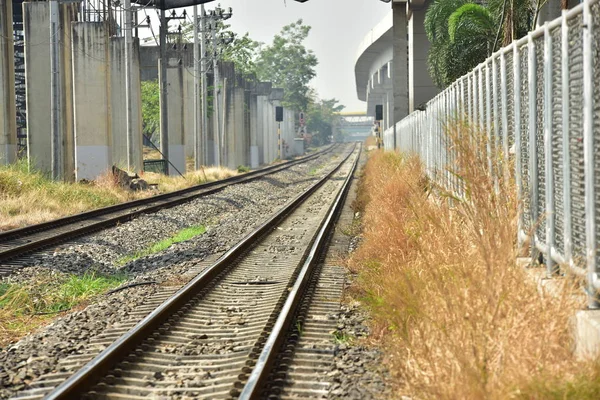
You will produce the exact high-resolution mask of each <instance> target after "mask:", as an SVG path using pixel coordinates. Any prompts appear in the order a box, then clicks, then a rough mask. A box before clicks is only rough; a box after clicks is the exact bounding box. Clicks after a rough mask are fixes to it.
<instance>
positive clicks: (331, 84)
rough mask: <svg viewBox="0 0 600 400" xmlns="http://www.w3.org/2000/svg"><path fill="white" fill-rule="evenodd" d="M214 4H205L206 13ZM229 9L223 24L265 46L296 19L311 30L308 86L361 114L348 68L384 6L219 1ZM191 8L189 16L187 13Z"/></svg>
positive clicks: (318, 0) (355, 1)
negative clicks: (313, 62) (312, 71)
mask: <svg viewBox="0 0 600 400" xmlns="http://www.w3.org/2000/svg"><path fill="white" fill-rule="evenodd" d="M216 4H218V2H217V1H214V2H211V3H207V4H206V5H205V7H206V9H207V10H208V9H212V8H214V7H215V5H216ZM220 4H221V7H224V8H225V7H232V8H233V17H232V18H231V19H229V20H228V21H227V22H228V23H229V24H231V29H232V30H233V31H235V32H237V33H241V34H243V33H245V32H249V33H250V37H251V38H252V39H254V40H257V41H260V42H264V43H270V42H271V41H272V38H273V35H275V34H276V33H278V32H279V31H280V30H281V28H282V27H283V26H284V25H287V24H289V23H291V22H294V21H296V20H297V19H299V18H302V20H303V21H304V23H305V24H307V25H310V26H311V27H312V30H311V32H310V35H309V37H308V39H307V43H306V46H307V47H308V48H310V49H312V50H313V51H314V52H315V54H316V56H317V58H318V60H319V65H318V66H317V76H316V78H314V79H313V81H312V82H311V85H312V86H313V87H314V88H316V89H317V92H318V93H319V96H320V97H321V98H332V97H335V98H337V99H339V100H340V102H341V103H342V104H344V105H345V106H346V111H363V110H364V109H365V103H364V102H362V101H359V100H358V98H357V97H356V87H355V81H354V63H355V61H356V52H357V48H358V45H359V44H360V42H361V41H362V40H363V39H364V37H365V35H366V34H367V32H368V31H369V30H371V28H373V27H374V26H375V25H376V24H377V23H378V22H379V21H381V20H382V19H383V17H384V16H385V15H386V14H387V13H388V12H389V10H390V8H391V5H390V3H383V2H381V1H380V0H308V1H307V2H305V3H298V2H296V1H293V0H285V1H284V0H221V1H220ZM191 11H192V10H191V9H189V12H190V14H191Z"/></svg>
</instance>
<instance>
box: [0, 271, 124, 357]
mask: <svg viewBox="0 0 600 400" xmlns="http://www.w3.org/2000/svg"><path fill="white" fill-rule="evenodd" d="M126 279H127V278H126V276H124V275H115V276H99V275H98V276H97V275H95V274H93V273H86V274H84V275H82V276H77V275H68V276H63V277H61V278H58V279H57V278H50V277H46V278H41V279H39V280H37V281H30V282H27V283H17V284H11V283H2V284H0V346H2V345H4V344H6V343H8V342H10V341H12V340H15V339H17V338H19V337H20V336H22V335H24V334H25V333H27V332H29V331H31V330H34V329H35V328H37V327H38V326H40V325H41V324H44V323H45V322H47V321H49V320H51V319H52V318H53V316H55V315H56V314H58V313H60V312H62V311H66V310H69V309H72V308H74V307H76V306H79V305H82V304H84V303H86V302H87V301H89V300H90V299H91V298H93V297H95V296H97V295H100V294H102V293H105V292H106V291H107V290H109V289H112V288H114V287H117V286H119V285H120V284H121V283H123V282H124V281H125V280H126Z"/></svg>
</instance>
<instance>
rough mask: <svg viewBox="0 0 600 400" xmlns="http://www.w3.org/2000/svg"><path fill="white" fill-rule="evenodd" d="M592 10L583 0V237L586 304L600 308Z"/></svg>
mask: <svg viewBox="0 0 600 400" xmlns="http://www.w3.org/2000/svg"><path fill="white" fill-rule="evenodd" d="M592 24H593V21H592V13H591V11H590V2H589V1H588V0H584V2H583V163H584V170H585V173H584V175H585V237H586V264H587V272H588V273H587V278H588V279H587V290H588V295H589V296H588V307H589V308H600V304H599V302H598V300H597V298H596V296H594V295H593V294H595V293H596V288H595V282H596V280H597V279H598V278H597V270H596V203H595V200H596V198H595V188H594V183H595V171H594V125H593V124H594V119H593V118H594V115H593V112H594V111H593V110H594V104H593V103H594V77H593V73H594V71H593V62H594V60H593V53H592V46H593V44H592Z"/></svg>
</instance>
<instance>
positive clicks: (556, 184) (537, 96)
mask: <svg viewBox="0 0 600 400" xmlns="http://www.w3.org/2000/svg"><path fill="white" fill-rule="evenodd" d="M457 118H464V119H466V121H467V122H468V123H469V124H470V125H471V126H476V127H478V128H481V130H482V131H484V132H487V135H488V141H487V148H486V149H485V150H484V151H487V157H488V158H489V160H490V170H491V167H492V160H493V159H495V158H496V157H497V158H498V159H502V158H505V159H506V158H507V157H502V156H501V155H509V154H510V155H511V157H512V156H513V155H514V160H515V163H514V164H515V168H514V170H512V172H511V173H514V176H515V181H516V184H517V195H518V198H519V205H520V213H519V240H520V241H521V242H522V241H524V240H530V241H531V243H532V250H534V251H539V252H541V253H542V254H543V255H544V258H545V262H546V266H547V269H548V273H549V274H553V273H555V272H556V270H557V269H556V266H557V265H560V266H562V267H564V268H569V269H570V270H571V271H572V272H573V273H574V274H576V275H577V276H580V277H582V278H584V279H585V280H586V282H587V284H586V291H587V293H588V299H589V306H590V307H591V308H598V307H600V303H599V301H598V300H599V299H598V295H597V294H598V289H599V288H600V279H599V278H598V272H599V269H600V267H599V266H600V255H599V254H598V252H597V247H598V237H599V236H598V232H597V229H598V228H597V227H598V226H600V196H598V195H597V194H596V193H599V194H600V0H585V1H584V2H583V3H582V4H579V5H578V6H577V7H575V8H573V9H572V10H569V11H564V12H563V15H562V17H561V18H558V19H556V20H554V21H552V22H549V23H546V24H545V25H544V26H543V27H540V28H539V29H537V30H535V31H533V32H531V33H529V35H528V36H527V37H524V38H522V39H520V40H518V41H516V42H513V43H512V44H511V45H509V46H507V47H505V48H502V49H501V50H499V51H498V52H496V53H494V54H493V55H492V56H491V57H490V58H488V59H487V60H485V61H484V62H483V63H481V64H480V65H479V66H477V67H476V68H475V69H474V70H472V71H471V72H470V73H468V74H467V75H465V76H463V77H462V78H460V79H458V80H457V81H456V82H454V83H453V84H452V85H451V86H449V87H448V88H447V89H446V90H444V91H443V92H441V93H439V94H438V95H437V96H436V97H435V98H433V99H432V100H431V101H429V102H428V103H427V107H426V110H425V111H415V112H413V113H412V114H410V115H409V116H407V117H406V118H404V119H403V120H402V121H400V122H398V123H397V124H396V126H395V127H392V128H390V129H388V130H386V131H385V132H384V144H385V148H386V150H393V149H392V146H393V143H396V144H397V146H398V149H399V150H401V151H405V152H412V153H416V154H418V155H419V156H420V157H421V159H422V160H423V162H424V164H425V167H426V169H427V171H428V173H429V174H430V176H432V177H433V178H434V179H436V180H438V182H439V183H440V184H443V185H445V186H447V187H455V188H459V187H460V186H457V182H454V181H453V180H456V177H455V176H453V175H452V174H450V173H449V172H448V171H447V169H446V166H447V165H448V161H450V160H451V159H452V154H451V151H450V149H449V148H448V147H447V146H446V145H445V136H444V126H445V125H446V124H447V123H449V122H451V121H455V120H456V119H457ZM394 132H395V133H394ZM394 134H395V135H396V137H395V138H394ZM394 139H395V140H394ZM596 155H597V156H596Z"/></svg>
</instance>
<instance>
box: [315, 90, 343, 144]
mask: <svg viewBox="0 0 600 400" xmlns="http://www.w3.org/2000/svg"><path fill="white" fill-rule="evenodd" d="M310 100H311V101H310V103H309V105H308V109H307V112H306V117H307V119H306V128H307V129H308V132H310V133H312V135H313V137H312V141H313V144H314V145H322V144H325V143H328V142H329V138H330V137H331V136H332V135H333V131H334V127H335V126H336V125H337V124H339V120H340V117H339V114H338V113H339V112H340V111H342V110H343V109H344V106H343V105H340V104H337V103H338V100H337V99H326V100H319V99H317V98H316V96H315V95H314V94H313V97H312V98H311V99H310Z"/></svg>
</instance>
